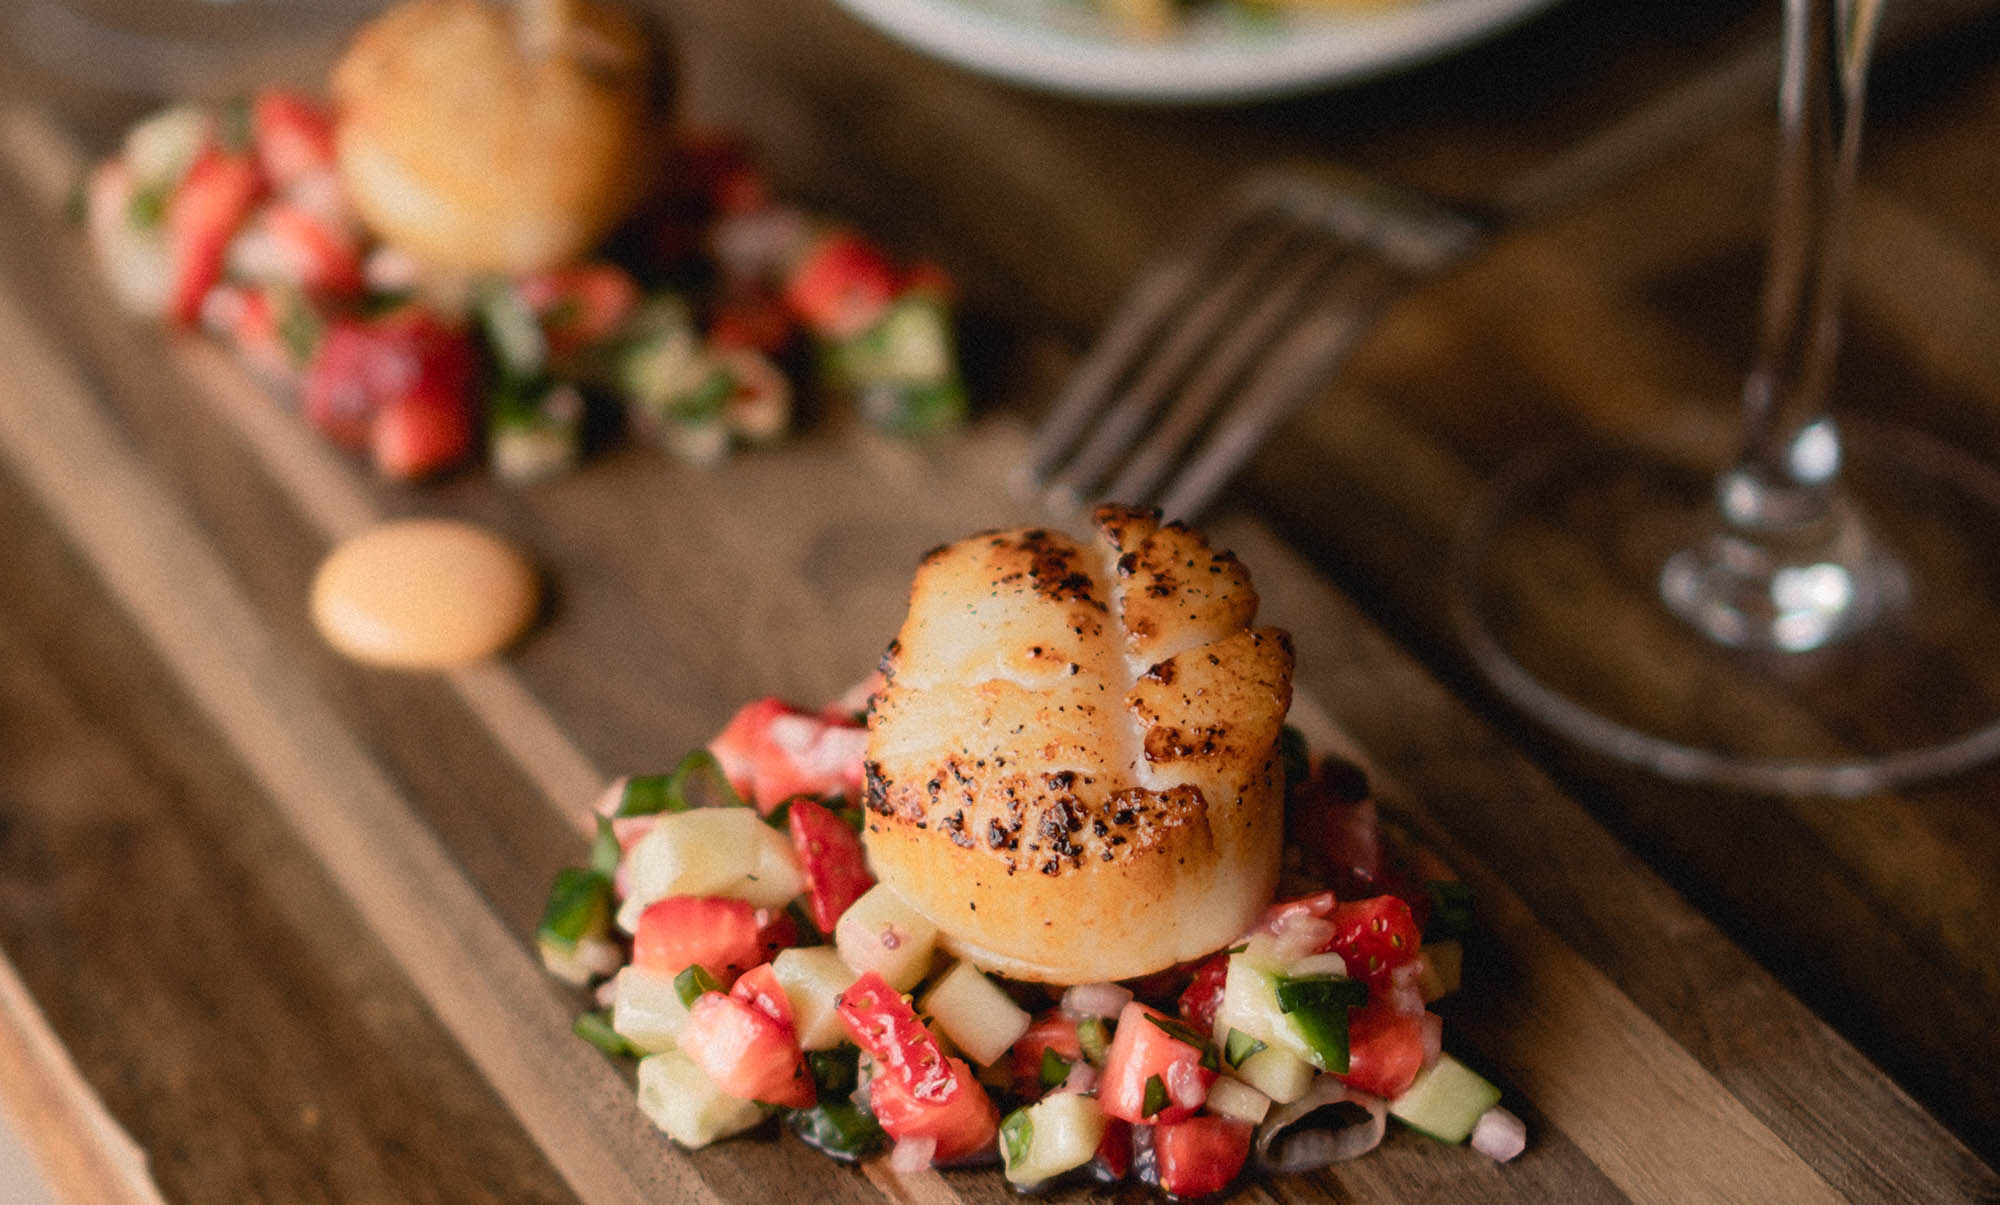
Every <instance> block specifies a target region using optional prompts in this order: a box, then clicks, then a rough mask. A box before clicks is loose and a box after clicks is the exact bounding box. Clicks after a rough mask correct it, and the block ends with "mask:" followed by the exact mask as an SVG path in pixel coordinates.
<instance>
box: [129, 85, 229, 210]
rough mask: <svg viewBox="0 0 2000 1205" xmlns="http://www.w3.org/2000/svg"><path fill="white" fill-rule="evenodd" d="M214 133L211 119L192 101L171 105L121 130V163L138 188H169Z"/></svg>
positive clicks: (185, 172) (191, 163)
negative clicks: (128, 169) (129, 172)
mask: <svg viewBox="0 0 2000 1205" xmlns="http://www.w3.org/2000/svg"><path fill="white" fill-rule="evenodd" d="M214 133H215V119H214V117H212V116H211V115H210V114H209V112H208V111H207V110H206V109H204V108H202V107H201V106H200V105H196V104H181V105H173V106H170V107H168V108H165V109H161V110H159V111H158V112H156V113H153V114H152V115H150V116H148V117H146V118H144V119H143V120H141V121H140V122H139V123H138V124H137V125H134V126H133V127H132V128H131V129H129V130H127V131H126V132H125V144H124V148H123V149H124V155H125V163H126V165H127V166H128V167H129V168H130V169H131V172H132V179H133V181H134V182H135V183H136V184H138V185H139V187H140V188H142V189H146V188H163V189H166V190H168V191H171V190H172V188H173V187H174V185H176V184H178V183H180V181H181V177H183V176H185V175H187V171H188V168H190V167H192V166H194V161H195V159H196V158H198V157H199V156H200V155H201V152H202V150H203V148H205V147H206V146H207V145H208V141H209V139H210V137H212V136H213V135H214Z"/></svg>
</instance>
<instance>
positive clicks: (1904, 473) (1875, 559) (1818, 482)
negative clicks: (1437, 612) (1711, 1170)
mask: <svg viewBox="0 0 2000 1205" xmlns="http://www.w3.org/2000/svg"><path fill="white" fill-rule="evenodd" d="M1880 12H1881V2H1880V0H1785V3H1784V38H1783V56H1784V61H1783V70H1782V74H1781V82H1780V88H1779V138H1778V155H1777V173H1776V197H1775V206H1774V214H1773V223H1772V234H1771V244H1770V247H1769V252H1768V255H1769V259H1768V264H1767V269H1766V272H1767V275H1766V279H1765V285H1764V296H1763V305H1762V313H1761V319H1760V323H1759V327H1758V332H1757V342H1756V349H1755V357H1754V360H1753V362H1752V366H1751V368H1750V370H1749V372H1748V374H1747V376H1746V378H1745V381H1744V386H1743V399H1742V424H1743V429H1742V443H1741V451H1740V452H1739V454H1738V455H1737V456H1736V458H1735V460H1734V461H1733V462H1731V463H1730V464H1728V465H1727V466H1726V467H1724V468H1723V469H1722V470H1721V471H1720V472H1719V473H1715V472H1712V471H1703V470H1702V469H1701V468H1700V467H1699V466H1696V465H1692V464H1684V463H1668V462H1666V461H1665V460H1664V459H1655V458H1645V457H1641V456H1639V455H1638V454H1637V453H1623V454H1619V453H1605V454H1591V453H1587V452H1571V451H1559V452H1551V453H1541V454H1537V455H1533V456H1530V457H1528V458H1526V459H1524V460H1522V461H1521V462H1519V463H1517V464H1515V465H1513V466H1511V467H1510V468H1508V469H1507V470H1505V471H1503V472H1502V473H1501V475H1500V476H1499V478H1498V479H1497V480H1496V482H1495V483H1494V484H1493V485H1492V486H1491V487H1490V488H1489V490H1488V491H1487V492H1486V493H1485V494H1484V495H1483V496H1482V497H1481V498H1480V499H1479V500H1477V501H1476V502H1475V503H1474V505H1473V507H1472V508H1471V509H1470V511H1469V512H1468V513H1467V515H1466V517H1465V520H1464V522H1463V524H1462V525H1461V528H1460V531H1459V534H1458V538H1457V541H1456V543H1455V546H1454V549H1453V569H1452V600H1451V602H1452V610H1453V615H1454V619H1455V622H1456V624H1457V626H1458V630H1459V633H1460V635H1461V637H1462V638H1463V640H1464V642H1465V645H1466V649H1467V651H1468V653H1469V654H1470V655H1471V657H1472V659H1473V661H1474V663H1475V664H1476V665H1478V666H1479V668H1480V669H1481V670H1482V671H1483V672H1484V673H1485V674H1486V675H1487V676H1488V677H1489V678H1490V680H1491V681H1492V682H1493V683H1494V684H1495V685H1496V686H1497V687H1498V688H1499V689H1500V690H1501V692H1502V693H1503V694H1505V695H1506V696H1508V697H1509V698H1510V699H1511V700H1512V701H1513V702H1515V703H1516V704H1517V705H1519V706H1520V707H1522V708H1524V709H1525V710H1526V711H1528V712H1529V713H1531V714H1532V715H1534V716H1535V717H1537V718H1539V719H1540V720H1542V721H1544V722H1545V723H1547V724H1549V725H1550V726H1552V727H1554V728H1555V729H1556V730H1557V731H1559V732H1560V733H1562V734H1563V735H1565V736H1567V737H1569V738H1571V739H1573V740H1575V741H1577V742H1579V743H1581V744H1583V745H1585V746H1588V747H1590V748H1592V749H1595V750H1597V751H1599V752H1601V753H1605V754H1609V755H1611V756H1613V757H1616V758H1620V759H1622V760H1625V761H1628V762H1633V763H1637V764H1639V765H1642V766H1646V767H1649V768H1650V769H1652V770H1654V771H1657V772H1659V773H1661V774H1663V775H1666V776H1668V777H1670V778H1675V779H1680V780H1685V781H1693V782H1700V783H1707V784H1713V785H1719V786H1723V787H1728V788H1735V789H1745V790H1752V791H1762V792H1769V793H1779V794H1789V795H1832V796H1853V795H1858V794H1863V793H1867V792H1870V791H1876V790H1880V789H1883V788H1886V787H1889V786H1893V785H1898V784H1903V783H1907V782H1910V781H1913V780H1916V779H1918V778H1923V777H1928V776H1932V775H1937V774H1943V773H1947V772H1950V771H1953V770H1957V769H1961V768H1964V767H1966V766H1970V765H1972V764H1974V763H1976V762H1978V761H1980V760H1982V759H1984V758H1987V757H1989V756H1992V755H1993V754H1995V753H2000V666H1996V665H1995V659H1996V657H2000V567H1996V564H1995V560H1996V553H2000V477H1996V475H1995V474H1994V473H1993V472H1991V471H1990V470H1989V469H1987V468H1986V467H1985V466H1983V465H1981V464H1978V463H1976V462H1975V461H1973V460H1972V459H1971V458H1969V457H1967V456H1965V455H1963V454H1961V453H1959V452H1958V451H1956V450H1955V449H1952V448H1950V447H1947V446H1945V445H1943V444H1941V443H1939V442H1938V441H1935V440H1932V439H1929V438H1927V437H1925V436H1922V435H1920V434H1917V433H1915V432H1912V431H1905V430H1899V429H1895V428H1891V427H1886V426H1875V425H1868V424H1863V423H1860V422H1850V421H1848V420H1846V419H1842V420H1841V421H1839V422H1836V421H1835V418H1834V416H1833V414H1832V413H1831V412H1830V411H1829V408H1828V395H1829V388H1830V384H1831V381H1832V377H1833V367H1834V359H1835V350H1836V348H1837V345H1838V343H1839V333H1838V332H1839V322H1838V319H1839V303H1840V293H1841V289H1840V285H1841V271H1842V258H1843V257H1842V247H1843V243H1844V240H1845V234H1846V229H1847V225H1848V220H1847V217H1848V209H1849V204H1848V200H1849V196H1850V193H1851V191H1852V184H1853V180H1854V173H1855V162H1856V157H1857V152H1858V149H1859V145H1860V133H1861V125H1862V99H1863V94H1864V85H1865V81H1866V77H1867V71H1868V62H1869V58H1870V54H1871V51H1872V48H1873V44H1874V34H1875V27H1876V24H1877V18H1878V17H1879V15H1880ZM1564 536H1566V537H1567V538H1566V539H1565V538H1563V537H1564ZM1579 543H1580V544H1581V546H1582V549H1583V551H1584V553H1585V554H1586V555H1584V556H1583V557H1582V558H1580V559H1579V558H1578V557H1576V555H1575V553H1576V550H1577V547H1578V545H1579ZM1610 667H1616V669H1617V671H1618V672H1616V673H1614V672H1611V668H1610ZM1724 687H1726V689H1723V688H1724Z"/></svg>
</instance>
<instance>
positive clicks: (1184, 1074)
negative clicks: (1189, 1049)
mask: <svg viewBox="0 0 2000 1205" xmlns="http://www.w3.org/2000/svg"><path fill="white" fill-rule="evenodd" d="M1167 1098H1168V1099H1169V1100H1171V1101H1173V1102H1174V1103H1175V1104H1177V1105H1179V1106H1180V1107H1181V1108H1183V1109H1199V1108H1201V1106H1202V1102H1203V1101H1205V1100H1207V1099H1208V1085H1207V1084H1204V1083H1202V1082H1201V1069H1200V1068H1199V1067H1198V1066H1196V1065H1195V1064H1194V1063H1193V1062H1191V1061H1189V1060H1187V1059H1176V1060H1174V1061H1173V1062H1171V1063H1168V1064H1167Z"/></svg>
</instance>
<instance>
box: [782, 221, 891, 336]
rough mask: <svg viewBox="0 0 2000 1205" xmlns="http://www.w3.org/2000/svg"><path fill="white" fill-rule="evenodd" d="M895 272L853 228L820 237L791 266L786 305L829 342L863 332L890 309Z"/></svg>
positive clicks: (787, 282)
mask: <svg viewBox="0 0 2000 1205" xmlns="http://www.w3.org/2000/svg"><path fill="white" fill-rule="evenodd" d="M895 298H896V273H895V269H894V268H892V267H891V266H890V264H889V261H888V259H887V258H885V257H884V256H883V254H882V253H881V252H880V251H879V250H877V249H876V247H875V245H874V244H873V243H870V242H869V241H868V240H867V239H865V238H863V237H861V235H859V234H857V233H855V232H853V231H851V230H836V231H832V232H830V233H827V234H824V235H822V236H821V237H820V238H819V239H818V240H817V241H816V242H814V243H813V244H812V246H811V247H810V248H809V249H808V250H807V251H806V253H805V256H804V257H803V258H802V259H800V261H799V262H798V263H796V264H794V265H793V266H792V270H791V273H790V275H789V276H788V277H787V279H786V281H785V301H786V302H787V304H789V305H790V306H791V307H792V309H793V310H794V311H795V312H796V313H797V314H798V315H799V317H800V319H801V320H803V321H804V322H805V324H806V325H807V326H808V327H811V328H812V330H813V331H814V332H815V333H817V334H820V335H824V336H826V337H827V338H830V339H847V338H851V337H853V336H855V335H858V334H860V333H861V332H862V331H865V330H867V329H868V328H869V327H871V326H873V325H875V323H876V322H877V321H878V320H879V319H880V318H881V317H882V315H883V314H885V313H887V312H888V310H889V304H890V302H892V301H894V300H895Z"/></svg>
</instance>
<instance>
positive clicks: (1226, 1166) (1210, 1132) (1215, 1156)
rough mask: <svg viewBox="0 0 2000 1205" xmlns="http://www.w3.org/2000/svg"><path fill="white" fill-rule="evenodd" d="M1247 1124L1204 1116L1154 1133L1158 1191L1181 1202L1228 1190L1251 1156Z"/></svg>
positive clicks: (1158, 1129)
mask: <svg viewBox="0 0 2000 1205" xmlns="http://www.w3.org/2000/svg"><path fill="white" fill-rule="evenodd" d="M1251 1133H1252V1130H1251V1126H1250V1123H1248V1122H1245V1121H1238V1120H1236V1119H1235V1118H1233V1117H1219V1116H1216V1115H1214V1114H1206V1115H1203V1116H1201V1117H1191V1118H1188V1119H1187V1120H1186V1121H1176V1122H1165V1123H1162V1124H1160V1125H1159V1126H1157V1127H1155V1128H1154V1130H1153V1157H1154V1159H1155V1160H1156V1161H1157V1163H1158V1167H1159V1175H1160V1188H1161V1190H1162V1191H1165V1192H1170V1193H1172V1194H1173V1195H1175V1196H1177V1197H1181V1198H1183V1199H1186V1198H1193V1197H1205V1196H1208V1195H1209V1194H1210V1193H1217V1192H1221V1191H1222V1190H1223V1189H1225V1188H1227V1187H1229V1184H1230V1182H1231V1181H1233V1180H1235V1179H1236V1177H1237V1174H1238V1173H1240V1172H1241V1171H1242V1170H1243V1164H1244V1161H1245V1160H1247V1159H1248V1158H1249V1157H1250V1136H1251Z"/></svg>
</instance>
